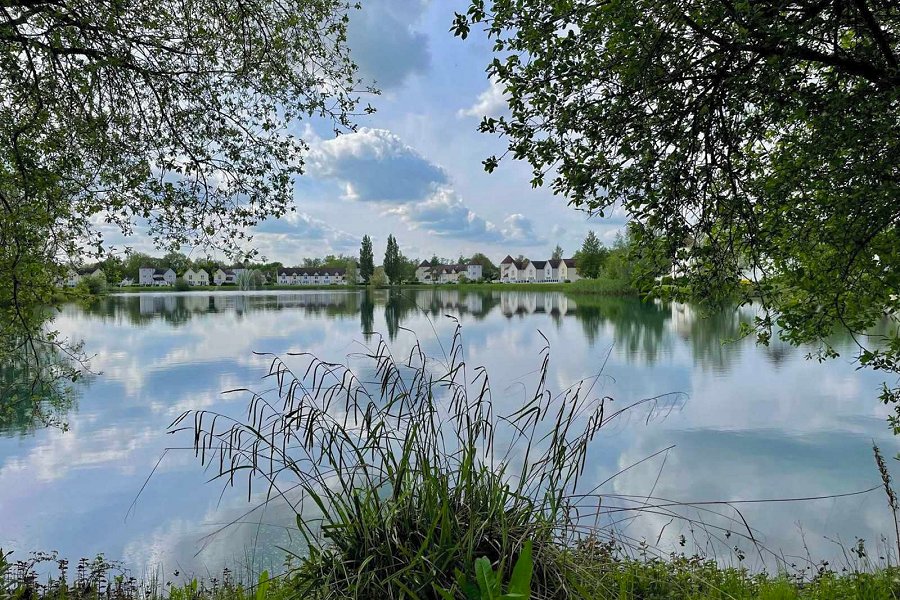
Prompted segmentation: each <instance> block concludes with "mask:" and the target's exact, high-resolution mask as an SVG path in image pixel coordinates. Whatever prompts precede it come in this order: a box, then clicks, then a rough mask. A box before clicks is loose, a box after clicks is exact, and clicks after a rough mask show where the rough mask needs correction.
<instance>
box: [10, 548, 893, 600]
mask: <svg viewBox="0 0 900 600" xmlns="http://www.w3.org/2000/svg"><path fill="white" fill-rule="evenodd" d="M578 552H581V553H585V554H592V555H593V557H582V558H581V560H586V561H589V562H592V563H593V564H594V569H595V570H596V572H595V577H594V578H593V579H591V580H590V582H589V583H588V584H587V586H586V587H583V588H582V589H581V590H579V591H578V592H576V593H575V595H573V596H572V597H573V598H583V599H584V600H892V599H896V598H900V570H898V569H897V568H881V569H875V570H871V571H853V572H847V573H836V572H834V571H831V570H827V569H821V570H818V571H817V572H816V573H815V575H814V576H813V577H812V578H804V577H799V576H796V575H794V576H789V575H787V574H777V575H768V574H764V573H763V574H751V573H748V572H747V571H744V570H741V569H732V568H723V567H720V566H718V565H716V563H715V562H712V561H704V560H701V559H698V558H696V557H693V558H688V557H684V556H672V557H669V558H668V559H665V560H659V559H656V560H640V559H624V560H622V559H614V558H612V557H611V556H610V555H609V554H607V553H606V551H605V550H601V551H600V553H599V555H598V554H597V552H598V551H597V548H593V549H588V548H586V547H582V548H581V549H579V550H578ZM42 562H43V563H47V562H49V563H51V564H53V565H54V566H55V571H54V573H52V574H50V575H45V576H44V577H43V578H42V577H39V576H38V575H37V574H36V570H35V568H36V566H38V565H39V564H40V563H42ZM291 573H292V571H291V570H290V569H287V570H286V571H285V574H283V575H279V576H273V577H270V576H269V573H268V572H265V571H264V572H263V573H261V574H259V575H258V576H257V577H255V578H253V580H252V581H247V582H244V581H239V580H238V579H237V578H236V577H235V576H234V575H233V574H232V573H231V572H230V571H228V570H227V569H226V570H224V571H223V573H222V574H221V576H220V577H214V578H211V579H206V580H203V579H194V578H187V579H184V578H182V579H181V580H180V581H176V582H172V581H163V580H162V578H160V577H159V576H156V577H152V578H150V579H147V580H138V579H136V578H134V577H131V576H130V575H129V574H128V573H127V571H124V570H123V569H122V568H121V566H120V565H116V564H113V563H110V562H109V561H107V560H105V559H103V558H102V557H99V558H96V559H94V560H87V559H82V560H81V561H79V562H78V563H76V565H75V568H74V569H73V568H70V567H69V565H68V564H67V563H66V561H64V560H59V559H57V558H56V556H55V555H51V554H43V555H37V556H34V555H33V556H31V557H30V558H29V559H28V560H22V561H15V562H13V561H12V560H11V557H7V560H6V561H4V560H0V599H3V600H13V599H15V600H164V599H165V600H302V599H303V598H306V597H309V596H305V595H303V594H302V593H300V591H299V590H298V587H297V580H296V577H295V576H294V575H292V574H291ZM176 579H178V578H176ZM349 597H351V596H348V598H349ZM357 597H359V598H371V596H362V595H361V596H357ZM410 597H411V596H410ZM479 597H480V596H479ZM530 597H531V598H537V597H538V596H536V595H535V594H533V593H532V595H531V596H530ZM376 598H377V597H376ZM518 600H527V596H526V597H525V598H519V599H518Z"/></svg>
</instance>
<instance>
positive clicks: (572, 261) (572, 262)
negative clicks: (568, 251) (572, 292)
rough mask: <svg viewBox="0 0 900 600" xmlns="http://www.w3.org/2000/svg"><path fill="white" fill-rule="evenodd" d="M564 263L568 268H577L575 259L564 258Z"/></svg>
mask: <svg viewBox="0 0 900 600" xmlns="http://www.w3.org/2000/svg"><path fill="white" fill-rule="evenodd" d="M563 261H564V262H565V263H566V266H567V267H574V266H575V259H574V258H564V259H563Z"/></svg>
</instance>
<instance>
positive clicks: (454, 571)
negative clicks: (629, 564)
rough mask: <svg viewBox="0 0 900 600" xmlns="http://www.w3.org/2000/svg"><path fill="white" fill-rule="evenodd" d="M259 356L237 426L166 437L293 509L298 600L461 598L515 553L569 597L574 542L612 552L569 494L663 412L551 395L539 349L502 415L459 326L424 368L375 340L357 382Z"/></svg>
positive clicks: (543, 588)
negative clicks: (299, 546)
mask: <svg viewBox="0 0 900 600" xmlns="http://www.w3.org/2000/svg"><path fill="white" fill-rule="evenodd" d="M265 356H268V358H269V359H270V360H271V363H270V368H269V371H268V375H267V379H269V380H270V381H272V383H273V385H272V387H271V388H270V389H268V390H266V391H263V392H252V391H250V390H234V392H235V393H247V394H249V405H248V412H247V417H246V420H243V421H242V420H236V419H232V418H228V417H226V416H224V415H221V414H217V413H211V412H207V411H188V412H186V413H184V414H183V415H181V416H180V417H179V418H178V419H177V420H176V421H175V422H174V423H173V424H172V427H171V431H172V432H173V433H175V432H180V431H189V432H191V434H192V435H193V439H194V449H195V451H196V454H197V456H198V457H199V459H200V460H201V461H202V462H203V463H204V464H206V465H213V467H214V468H215V469H217V478H221V479H224V480H226V481H227V482H230V483H234V481H235V480H236V479H237V478H244V477H246V478H247V480H248V481H249V482H251V484H253V483H254V482H259V481H262V482H264V485H265V487H266V491H267V497H269V498H273V497H282V498H288V497H290V498H292V499H293V498H299V500H292V501H294V503H295V510H296V513H297V526H298V528H299V529H300V531H301V532H302V533H303V535H304V538H305V540H306V543H307V545H308V549H307V551H306V553H305V554H303V555H302V556H300V558H301V561H302V562H301V567H300V568H299V569H298V570H297V571H296V572H295V573H293V574H292V577H293V582H294V585H295V586H296V588H297V589H298V591H299V593H300V594H301V595H302V597H304V598H348V597H352V598H384V599H394V598H439V597H441V595H440V594H439V592H438V590H449V591H450V593H451V594H453V595H456V596H458V597H462V595H463V591H462V587H461V585H460V583H459V582H460V577H459V574H460V573H462V574H466V573H471V570H472V568H473V565H474V564H475V561H476V559H479V558H482V557H485V558H487V559H488V560H489V561H490V564H491V565H493V566H495V567H496V568H497V569H498V571H500V572H509V569H510V568H511V565H513V564H514V563H515V561H516V560H517V558H518V557H519V555H520V553H521V551H522V548H523V545H524V544H525V543H526V542H530V543H531V546H532V549H533V550H532V552H533V561H534V575H533V580H532V587H533V590H534V592H533V593H534V597H535V598H569V597H574V596H575V595H576V594H577V593H578V589H579V588H583V587H584V586H585V585H586V584H585V582H586V581H588V580H589V579H590V578H591V577H596V576H597V574H598V571H597V568H596V567H597V564H596V562H595V561H594V562H593V564H591V565H590V568H585V566H584V565H585V563H584V561H583V560H582V558H583V556H582V555H583V551H582V550H583V548H585V547H587V546H584V543H585V540H589V541H591V543H605V542H608V541H610V539H611V538H613V537H615V536H614V534H613V532H612V530H605V529H601V528H598V527H597V523H598V522H599V520H600V516H601V514H602V513H603V512H604V511H605V510H607V509H606V508H605V507H604V504H603V499H602V498H601V496H600V495H599V493H598V492H597V488H594V489H591V490H587V491H584V490H582V489H581V488H582V487H583V486H582V479H583V476H584V471H585V466H586V460H587V458H588V450H589V448H590V447H591V446H592V443H593V442H594V441H595V439H596V437H597V435H598V434H599V433H600V431H601V430H602V429H603V428H604V427H606V426H608V425H609V424H610V423H612V422H614V421H616V420H617V419H619V418H621V417H622V416H623V415H625V414H626V413H628V412H629V411H631V410H634V409H635V407H636V406H638V405H646V404H648V403H651V404H653V405H654V406H656V405H658V404H659V403H664V402H671V401H672V400H673V399H674V397H673V396H664V397H656V398H649V399H646V400H642V401H640V402H637V403H634V404H632V405H629V406H626V407H622V408H618V409H615V410H614V409H612V405H611V403H610V399H609V398H608V397H604V396H602V395H601V394H599V393H597V387H596V385H595V384H596V382H597V379H598V377H599V376H600V375H599V374H598V375H596V376H594V377H592V378H589V379H585V380H581V381H579V382H577V383H576V384H574V385H572V386H570V387H567V388H565V389H562V390H558V391H554V390H552V389H551V387H550V385H549V365H550V349H549V346H545V347H544V348H543V349H542V350H541V351H540V366H539V368H538V369H537V371H536V372H535V373H534V375H533V383H532V386H531V388H530V391H529V392H528V393H527V394H525V395H524V397H523V398H522V399H521V403H520V404H519V405H518V406H516V407H514V408H512V409H511V410H508V411H505V412H504V411H502V410H501V406H500V404H499V403H497V402H495V401H494V400H493V397H492V393H491V383H490V380H489V377H488V373H487V372H486V371H485V369H484V368H481V367H476V368H474V369H472V368H470V367H469V366H468V365H467V363H466V361H465V359H464V358H465V357H464V350H463V345H462V343H461V329H460V327H459V324H458V323H456V327H455V330H454V333H453V336H452V339H451V343H450V345H449V348H448V349H446V351H442V352H441V353H440V356H438V357H437V358H436V359H432V358H429V357H428V356H427V355H426V353H425V351H424V350H423V346H422V344H421V343H420V342H418V341H417V342H415V343H414V344H413V345H412V348H411V350H410V351H409V352H408V353H404V355H403V356H399V357H398V356H395V355H394V354H393V353H392V350H391V348H390V347H389V346H388V344H387V343H386V342H385V341H384V340H383V339H379V341H378V342H377V344H376V346H375V348H374V349H373V350H371V351H366V352H364V353H362V354H361V355H359V356H356V357H355V362H356V363H357V364H358V365H361V366H358V367H357V368H356V369H351V368H350V367H348V366H346V365H343V364H338V363H332V362H326V361H323V360H321V359H319V358H317V357H315V356H312V355H310V354H307V353H301V354H295V355H289V356H287V357H285V358H281V357H277V356H272V355H265ZM298 365H299V366H298ZM619 500H621V502H619V503H618V504H616V503H613V504H614V505H613V506H612V507H611V510H612V511H613V512H614V513H623V512H628V511H634V510H653V507H651V506H648V502H649V499H644V500H642V501H641V502H636V501H634V499H627V498H619ZM668 506H671V504H670V503H668V502H660V506H659V507H657V510H658V511H660V512H665V511H668V510H669V509H668V508H667V507H668ZM748 533H749V532H748ZM746 537H749V536H746ZM632 542H633V547H634V548H637V546H638V545H639V544H640V540H628V539H627V538H624V537H618V538H616V539H615V542H614V544H613V545H614V546H615V547H617V548H622V547H628V545H629V544H630V543H632ZM645 550H646V549H645Z"/></svg>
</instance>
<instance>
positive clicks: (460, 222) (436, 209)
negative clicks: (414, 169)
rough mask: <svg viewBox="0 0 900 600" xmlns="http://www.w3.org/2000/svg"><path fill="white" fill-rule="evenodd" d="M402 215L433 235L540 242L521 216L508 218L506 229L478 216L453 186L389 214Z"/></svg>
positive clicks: (529, 222)
mask: <svg viewBox="0 0 900 600" xmlns="http://www.w3.org/2000/svg"><path fill="white" fill-rule="evenodd" d="M388 212H390V213H393V214H395V215H398V216H399V217H400V219H401V220H403V222H404V223H406V224H407V225H408V226H409V227H410V228H411V229H424V230H425V231H427V232H428V233H429V234H431V235H436V236H440V237H454V238H459V239H468V240H476V241H480V242H486V243H505V242H517V243H525V244H532V243H538V242H539V240H535V238H536V237H537V236H536V235H535V234H534V226H533V224H532V223H531V221H530V220H529V219H528V218H527V217H525V216H523V215H521V214H514V215H510V216H508V217H507V218H506V219H504V221H503V226H502V227H498V226H497V225H495V224H494V223H492V222H490V221H488V220H486V219H485V218H484V217H481V216H479V215H477V214H476V213H475V212H474V211H472V210H471V209H470V208H469V207H468V206H466V204H465V203H464V202H463V201H462V199H461V198H460V197H459V195H458V194H457V193H456V192H455V191H454V190H453V189H452V188H449V187H442V188H440V189H438V190H436V191H435V193H434V194H432V195H431V197H430V198H428V199H427V200H425V201H424V202H419V203H416V204H408V205H405V206H401V207H399V208H395V209H392V210H390V211H388Z"/></svg>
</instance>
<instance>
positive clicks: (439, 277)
mask: <svg viewBox="0 0 900 600" xmlns="http://www.w3.org/2000/svg"><path fill="white" fill-rule="evenodd" d="M483 272H484V270H483V268H482V266H481V265H479V264H475V263H469V264H465V265H464V264H456V265H437V266H434V267H432V266H431V263H429V262H427V261H422V263H421V264H420V265H419V266H418V268H417V269H416V279H417V280H418V281H419V282H421V283H458V282H459V278H460V277H461V276H463V275H464V276H465V277H466V279H468V280H469V281H477V280H479V279H481V278H482V277H483Z"/></svg>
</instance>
